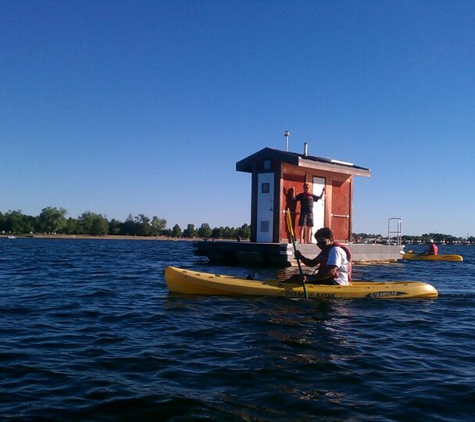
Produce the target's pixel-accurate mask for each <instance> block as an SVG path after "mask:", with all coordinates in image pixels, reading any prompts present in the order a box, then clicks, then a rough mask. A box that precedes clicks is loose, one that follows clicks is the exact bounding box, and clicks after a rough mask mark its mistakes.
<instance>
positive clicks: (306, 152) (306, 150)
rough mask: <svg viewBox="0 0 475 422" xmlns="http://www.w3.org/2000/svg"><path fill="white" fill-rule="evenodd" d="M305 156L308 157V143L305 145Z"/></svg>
mask: <svg viewBox="0 0 475 422" xmlns="http://www.w3.org/2000/svg"><path fill="white" fill-rule="evenodd" d="M303 156H304V157H308V144H307V143H306V142H304V144H303Z"/></svg>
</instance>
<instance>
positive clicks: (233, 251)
mask: <svg viewBox="0 0 475 422" xmlns="http://www.w3.org/2000/svg"><path fill="white" fill-rule="evenodd" d="M347 246H348V248H349V249H350V250H351V253H352V255H353V263H354V264H371V263H386V262H396V261H397V260H398V259H401V252H402V251H403V247H402V246H396V245H380V244H363V243H355V244H349V245H347ZM193 247H194V252H195V255H198V256H206V257H207V258H208V259H209V260H210V262H212V263H215V264H228V265H251V266H252V265H263V266H273V267H289V266H292V265H297V263H296V260H295V258H294V252H293V247H292V244H289V243H251V242H237V241H211V240H206V241H205V240H203V241H198V242H194V243H193ZM297 248H298V249H299V250H300V251H301V252H302V253H303V254H304V255H305V256H309V257H312V256H315V255H316V254H317V253H318V252H319V251H320V249H318V247H317V246H316V245H297Z"/></svg>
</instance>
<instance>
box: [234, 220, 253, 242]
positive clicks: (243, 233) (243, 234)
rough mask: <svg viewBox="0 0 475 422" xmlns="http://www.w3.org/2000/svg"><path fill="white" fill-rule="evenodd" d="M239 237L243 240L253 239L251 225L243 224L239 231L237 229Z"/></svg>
mask: <svg viewBox="0 0 475 422" xmlns="http://www.w3.org/2000/svg"><path fill="white" fill-rule="evenodd" d="M237 235H238V236H239V237H240V238H241V239H249V238H250V237H251V227H250V226H249V224H243V225H242V226H241V227H239V229H237Z"/></svg>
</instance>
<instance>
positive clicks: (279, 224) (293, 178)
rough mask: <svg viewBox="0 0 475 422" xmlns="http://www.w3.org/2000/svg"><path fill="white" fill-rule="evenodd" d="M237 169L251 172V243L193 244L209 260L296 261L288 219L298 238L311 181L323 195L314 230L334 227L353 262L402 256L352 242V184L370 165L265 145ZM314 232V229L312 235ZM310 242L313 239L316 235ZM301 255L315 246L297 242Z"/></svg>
mask: <svg viewBox="0 0 475 422" xmlns="http://www.w3.org/2000/svg"><path fill="white" fill-rule="evenodd" d="M236 170H237V171H241V172H245V173H251V176H252V194H251V239H250V242H234V241H233V242H222V241H219V242H212V241H200V242H196V243H195V245H194V246H195V253H196V254H197V255H204V256H207V257H208V258H209V260H210V261H212V262H216V263H228V264H244V265H245V264H253V265H254V264H257V265H263V264H264V265H265V264H267V265H277V266H288V265H293V261H294V258H293V248H292V244H291V237H290V233H289V230H288V227H287V223H286V213H287V212H290V215H291V219H292V223H293V227H294V231H295V235H296V237H297V239H298V238H299V236H298V231H299V227H298V224H297V223H298V217H299V215H300V204H299V203H298V202H297V201H295V200H293V199H292V198H293V194H292V190H294V192H295V194H296V195H297V194H299V193H300V192H302V191H303V184H304V183H309V184H310V186H311V192H312V193H313V194H314V195H317V196H320V195H321V193H322V190H323V188H325V194H324V196H323V197H322V199H321V200H319V201H317V202H316V203H314V209H313V212H314V228H313V229H314V230H313V231H315V230H317V229H319V228H321V227H330V228H331V230H332V231H333V234H334V236H335V240H337V241H339V242H341V243H345V244H349V246H350V249H351V251H352V253H353V259H354V261H366V262H367V261H378V262H380V261H385V262H390V261H394V260H396V259H399V258H400V246H399V245H398V246H387V245H362V244H361V245H356V244H350V242H351V240H352V239H351V233H352V221H353V183H354V177H355V176H362V177H371V171H370V170H369V169H367V168H364V167H360V166H356V165H354V164H353V163H348V162H344V161H340V160H335V159H330V158H324V157H314V156H310V155H308V148H307V144H305V145H304V152H303V153H302V154H298V153H294V152H288V151H282V150H277V149H272V148H264V149H262V150H260V151H258V152H256V153H255V154H252V155H250V156H249V157H247V158H244V159H243V160H241V161H238V162H237V163H236ZM312 234H313V233H312ZM312 241H315V239H314V238H313V235H312ZM298 247H299V249H300V250H301V252H302V253H304V254H308V255H310V256H311V255H312V254H313V255H314V254H315V253H316V252H317V251H318V249H317V250H316V246H315V245H304V244H299V245H298Z"/></svg>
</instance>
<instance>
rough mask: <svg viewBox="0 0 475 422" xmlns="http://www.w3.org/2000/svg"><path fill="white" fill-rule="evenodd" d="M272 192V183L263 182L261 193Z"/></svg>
mask: <svg viewBox="0 0 475 422" xmlns="http://www.w3.org/2000/svg"><path fill="white" fill-rule="evenodd" d="M269 192H270V183H263V184H262V186H261V193H269Z"/></svg>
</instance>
